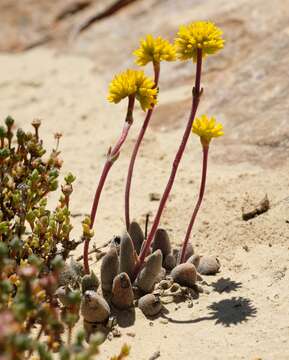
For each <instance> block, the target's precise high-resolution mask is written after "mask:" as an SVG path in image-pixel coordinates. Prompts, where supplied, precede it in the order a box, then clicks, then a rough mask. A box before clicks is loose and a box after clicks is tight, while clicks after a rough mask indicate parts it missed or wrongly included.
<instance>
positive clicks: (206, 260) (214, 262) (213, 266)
mask: <svg viewBox="0 0 289 360" xmlns="http://www.w3.org/2000/svg"><path fill="white" fill-rule="evenodd" d="M220 267H221V264H220V261H219V260H218V259H217V258H216V257H215V256H202V257H201V260H200V264H199V266H198V272H199V273H200V274H201V275H215V274H216V273H217V272H218V271H219V270H220Z"/></svg>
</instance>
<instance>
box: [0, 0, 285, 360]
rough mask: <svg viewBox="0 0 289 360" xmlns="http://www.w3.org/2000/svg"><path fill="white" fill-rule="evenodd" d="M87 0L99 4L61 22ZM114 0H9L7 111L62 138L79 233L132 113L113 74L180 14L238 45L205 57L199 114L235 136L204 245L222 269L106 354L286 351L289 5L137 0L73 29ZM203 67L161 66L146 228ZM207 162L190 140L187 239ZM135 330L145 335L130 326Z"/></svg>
mask: <svg viewBox="0 0 289 360" xmlns="http://www.w3.org/2000/svg"><path fill="white" fill-rule="evenodd" d="M75 3H82V4H84V3H86V4H87V6H86V7H85V8H83V9H82V10H81V11H79V12H77V13H75V14H74V15H71V16H66V17H64V18H63V19H62V20H57V19H59V17H60V15H61V14H63V10H65V9H67V7H68V8H69V7H70V6H72V4H75ZM113 3H114V1H113V0H107V1H104V0H103V1H101V0H91V1H86V2H85V1H84V0H80V1H73V0H62V1H58V2H55V1H54V0H46V1H41V2H40V1H36V0H23V1H21V2H20V1H17V0H9V1H7V0H6V1H3V2H1V3H0V20H1V34H0V49H1V51H2V53H1V54H0V116H1V118H4V117H5V116H6V115H7V114H10V115H12V116H13V117H14V118H15V119H16V122H17V124H18V125H20V126H22V127H24V128H26V129H27V128H29V123H30V121H31V120H32V119H33V118H35V117H38V118H41V119H43V125H42V130H41V133H42V137H43V138H44V141H45V143H46V144H47V146H48V147H52V146H53V144H54V140H53V133H55V132H56V131H61V132H62V133H63V135H64V136H63V139H62V140H61V149H62V156H63V159H64V171H68V170H70V171H72V172H74V173H75V175H76V176H77V183H76V185H75V192H74V196H73V199H72V204H71V205H72V212H73V214H74V216H75V219H74V220H75V221H74V222H75V231H74V234H75V236H78V235H79V228H80V226H79V224H80V221H81V219H82V216H83V214H86V213H88V212H89V211H90V205H91V199H92V197H93V194H94V189H95V184H96V182H97V179H98V177H99V174H100V171H101V168H102V164H103V162H104V159H105V154H106V152H107V149H108V147H109V146H110V145H111V144H113V143H114V141H115V139H116V137H117V136H118V134H119V131H120V129H121V126H122V121H123V117H124V108H125V105H124V104H120V105H111V104H108V103H107V102H106V100H105V96H106V92H107V85H108V82H109V81H110V80H111V78H112V77H113V75H114V74H115V73H116V72H118V71H120V70H122V69H124V68H127V67H129V66H132V65H133V58H132V56H130V54H131V52H132V51H133V50H134V49H135V48H136V47H137V46H138V41H139V38H140V37H142V36H144V35H145V34H146V33H148V32H149V33H152V34H154V35H158V34H160V35H163V36H165V37H167V38H170V39H173V37H174V34H175V33H176V31H177V29H178V26H179V25H180V24H182V23H188V22H190V21H194V20H199V19H210V20H213V21H214V22H216V23H217V25H219V26H220V27H221V28H222V29H223V30H224V36H225V38H226V46H225V49H224V51H222V52H221V53H220V54H219V55H217V56H214V57H211V58H209V59H208V60H207V61H205V66H204V72H203V78H202V85H203V87H204V96H203V98H202V100H201V104H200V107H199V114H202V113H208V115H215V116H216V117H217V119H218V120H219V121H221V122H223V124H224V128H225V133H226V136H224V137H223V138H220V139H217V140H215V141H213V142H212V145H211V149H210V152H211V153H210V159H209V176H208V187H207V192H206V195H205V202H204V204H203V206H202V211H201V212H200V215H199V217H198V219H197V222H196V226H195V228H194V231H193V237H192V242H193V244H194V247H195V250H196V252H198V253H200V254H212V255H217V256H218V257H219V259H220V261H221V263H222V269H221V272H220V274H218V275H217V276H216V277H209V278H206V281H207V282H208V284H209V286H207V287H206V288H207V290H208V291H209V293H208V294H203V295H201V297H200V298H199V300H197V301H194V306H193V308H188V307H187V305H186V304H181V306H180V307H178V306H175V305H168V306H167V307H168V309H169V311H170V313H169V314H168V315H167V319H158V320H155V321H154V322H153V325H151V323H150V322H149V321H148V320H146V319H145V318H144V317H143V315H142V314H141V313H140V312H137V316H136V322H135V324H134V325H133V327H130V328H123V329H122V334H123V336H122V337H121V338H120V339H115V340H113V343H110V342H107V343H106V344H104V346H103V347H102V352H101V355H100V357H99V358H100V359H107V357H108V355H109V354H113V353H115V349H117V348H119V346H120V344H122V343H123V342H128V343H129V344H131V346H132V352H131V359H139V360H142V359H148V358H149V357H150V356H151V355H152V354H153V353H154V352H155V351H157V350H159V351H160V353H161V358H163V359H166V358H171V359H180V358H183V359H191V358H195V359H201V358H204V359H208V360H213V359H226V360H227V359H234V360H237V359H238V360H239V359H252V360H253V359H254V358H262V359H263V360H265V359H266V360H267V359H268V360H271V359H279V360H285V359H288V357H289V350H288V349H289V340H288V339H289V325H288V324H289V313H288V301H289V295H288V280H289V272H288V263H289V262H288V260H289V223H288V221H289V194H288V188H289V187H288V185H289V171H288V165H289V160H288V153H289V120H288V112H289V111H288V110H289V109H288V108H289V102H288V100H287V97H288V90H289V67H288V63H289V51H288V48H289V25H288V15H289V10H288V9H289V1H288V0H278V1H276V2H272V1H269V0H266V1H260V0H255V1H248V0H238V1H230V0H219V1H215V0H202V1H200V0H182V1H175V0H136V1H134V2H131V4H129V5H127V6H125V7H123V8H122V9H120V10H119V11H117V12H115V13H114V14H112V15H111V16H108V17H105V18H103V19H102V20H100V21H97V22H95V23H94V24H93V25H91V26H90V27H89V28H88V29H87V30H86V31H84V32H82V33H80V34H79V35H78V36H76V37H75V30H76V29H77V27H78V26H79V25H80V24H81V23H82V22H83V21H84V20H86V19H87V18H88V17H90V16H91V15H92V14H94V13H95V12H96V11H97V12H99V13H101V12H102V11H104V10H105V9H107V8H108V7H109V6H110V5H111V4H113ZM146 71H147V72H149V73H150V72H151V71H150V69H146ZM192 72H193V70H192V64H191V63H189V62H188V63H181V62H175V63H173V64H163V66H162V69H161V80H160V98H159V105H158V107H157V109H156V111H155V114H154V116H153V119H152V122H151V127H150V128H149V130H148V132H147V136H146V139H145V141H144V144H143V146H142V148H141V151H140V157H139V160H138V162H137V165H136V171H135V178H134V181H133V189H134V193H133V194H132V206H133V207H132V214H133V217H134V218H136V219H137V220H139V221H140V222H141V223H142V225H143V224H144V221H145V215H146V214H147V212H149V211H150V212H152V214H155V211H156V209H157V205H158V202H157V201H154V202H151V201H150V200H149V193H152V192H160V193H161V191H162V189H163V188H164V186H165V183H166V180H167V177H168V174H169V172H170V167H171V162H172V159H173V157H174V154H175V151H176V148H177V146H178V144H179V141H180V138H181V135H182V131H183V128H184V126H185V121H186V117H187V116H188V113H189V106H190V97H191V87H192ZM143 116H144V114H143V113H142V112H141V111H137V112H136V114H135V123H134V125H133V127H132V130H131V133H130V135H129V139H128V141H127V142H126V144H125V146H124V150H123V151H122V153H121V156H120V158H119V160H118V161H117V162H116V164H115V165H114V167H113V168H112V171H111V173H110V175H109V179H108V182H107V184H106V188H105V192H104V193H103V195H102V199H101V203H100V207H99V212H98V215H97V219H96V225H95V233H96V234H95V238H94V241H95V243H96V244H99V245H101V244H102V243H104V242H106V241H107V240H108V239H109V238H111V237H112V235H113V234H119V233H121V231H122V229H123V227H124V222H123V207H124V180H125V176H126V171H127V165H128V160H129V155H130V153H131V151H132V146H133V143H134V139H135V138H136V134H137V132H138V129H139V127H140V126H141V123H142V121H143ZM200 166H201V149H200V145H199V141H198V139H196V138H195V137H193V136H192V137H191V140H190V142H189V145H188V147H187V150H186V154H185V156H184V159H183V162H182V164H181V166H180V169H179V172H178V176H177V179H176V183H175V186H174V188H173V191H172V193H171V197H170V201H169V202H168V205H167V208H166V210H165V212H164V215H163V218H162V223H161V225H162V227H165V228H166V229H167V230H168V232H169V235H170V238H171V239H172V240H173V242H174V243H175V244H178V243H180V242H181V241H182V239H183V237H184V235H185V229H186V226H187V223H188V221H189V218H190V214H191V211H192V206H193V204H194V201H195V199H196V196H197V191H198V186H199V180H200V174H199V172H200ZM140 190H141V191H140ZM266 193H267V194H268V197H269V199H270V203H271V208H270V210H269V211H268V212H266V213H265V214H263V215H260V216H258V217H256V218H254V219H252V220H249V221H247V222H244V221H243V220H242V217H241V208H242V205H243V203H244V201H247V199H248V198H249V199H250V200H252V199H256V200H257V201H258V200H261V199H262V198H263V197H264V195H265V194H266ZM51 203H55V198H52V199H51ZM78 251H79V252H80V251H81V249H78ZM131 332H134V333H135V337H130V336H129V335H127V333H131Z"/></svg>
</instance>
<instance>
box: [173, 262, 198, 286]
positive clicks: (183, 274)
mask: <svg viewBox="0 0 289 360" xmlns="http://www.w3.org/2000/svg"><path fill="white" fill-rule="evenodd" d="M171 276H172V278H173V279H174V281H175V282H176V283H178V284H180V285H183V286H189V287H192V286H193V285H194V284H195V283H196V280H197V271H196V268H195V266H194V265H193V264H191V263H183V264H180V265H177V266H176V267H175V268H174V269H173V270H172V272H171Z"/></svg>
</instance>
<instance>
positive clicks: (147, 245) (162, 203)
mask: <svg viewBox="0 0 289 360" xmlns="http://www.w3.org/2000/svg"><path fill="white" fill-rule="evenodd" d="M201 70H202V49H198V54H197V64H196V78H195V86H194V88H193V101H192V109H191V114H190V117H189V119H188V123H187V126H186V129H185V132H184V135H183V139H182V142H181V144H180V147H179V149H178V151H177V153H176V156H175V159H174V162H173V166H172V170H171V174H170V177H169V180H168V183H167V186H166V188H165V191H164V193H163V196H162V198H161V201H160V204H159V208H158V211H157V214H156V216H155V219H154V222H153V225H152V228H151V231H150V233H149V235H148V238H147V240H146V242H145V245H144V247H143V250H142V252H141V254H140V257H139V262H138V264H137V265H136V268H135V273H134V277H136V276H137V274H138V272H139V270H140V269H141V267H142V264H143V262H144V260H145V257H146V255H147V253H148V251H149V248H150V246H151V243H152V240H153V238H154V235H155V232H156V230H157V228H158V225H159V222H160V219H161V215H162V212H163V210H164V207H165V205H166V202H167V200H168V197H169V194H170V191H171V189H172V187H173V184H174V180H175V177H176V173H177V170H178V167H179V164H180V161H181V158H182V156H183V153H184V151H185V147H186V144H187V141H188V138H189V135H190V132H191V128H192V124H193V121H194V119H195V115H196V112H197V108H198V105H199V101H200V96H201V88H200V84H201Z"/></svg>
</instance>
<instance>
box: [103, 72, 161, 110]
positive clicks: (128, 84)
mask: <svg viewBox="0 0 289 360" xmlns="http://www.w3.org/2000/svg"><path fill="white" fill-rule="evenodd" d="M130 95H135V97H136V99H137V100H138V101H139V102H140V105H141V108H142V109H143V111H146V110H147V109H150V108H151V107H152V106H153V105H154V104H156V102H157V89H156V88H155V83H154V82H153V80H152V79H150V78H149V77H147V76H146V75H145V74H144V72H143V71H139V70H126V71H125V72H123V73H121V74H119V75H117V76H115V78H114V79H113V80H112V82H111V83H110V85H109V94H108V97H107V98H108V101H110V102H113V103H115V104H117V103H119V102H120V101H121V100H122V99H124V98H126V97H128V96H130Z"/></svg>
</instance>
